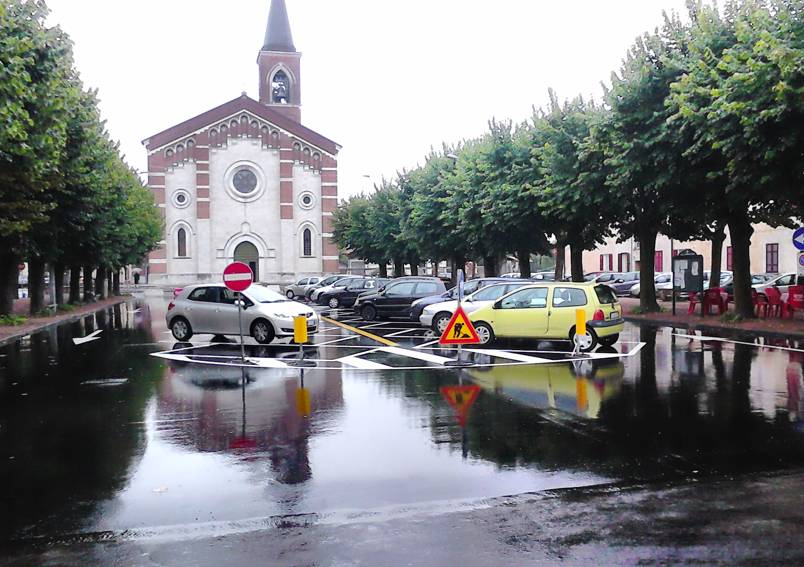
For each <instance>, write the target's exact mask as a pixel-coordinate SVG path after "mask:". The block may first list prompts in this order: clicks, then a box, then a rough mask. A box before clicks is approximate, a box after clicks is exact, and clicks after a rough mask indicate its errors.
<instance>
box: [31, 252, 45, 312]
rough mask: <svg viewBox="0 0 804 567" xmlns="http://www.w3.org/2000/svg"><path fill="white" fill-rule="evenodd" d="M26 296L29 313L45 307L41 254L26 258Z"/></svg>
mask: <svg viewBox="0 0 804 567" xmlns="http://www.w3.org/2000/svg"><path fill="white" fill-rule="evenodd" d="M28 297H29V298H30V300H31V304H30V309H29V311H30V313H31V315H36V314H37V313H39V312H40V311H42V309H44V308H45V259H44V258H42V257H41V256H31V257H30V258H29V259H28Z"/></svg>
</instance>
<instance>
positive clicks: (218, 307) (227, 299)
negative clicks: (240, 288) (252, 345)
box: [215, 287, 248, 335]
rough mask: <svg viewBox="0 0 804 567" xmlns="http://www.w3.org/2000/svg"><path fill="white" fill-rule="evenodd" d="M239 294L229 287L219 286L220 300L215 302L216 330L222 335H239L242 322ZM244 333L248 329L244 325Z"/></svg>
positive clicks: (246, 332)
mask: <svg viewBox="0 0 804 567" xmlns="http://www.w3.org/2000/svg"><path fill="white" fill-rule="evenodd" d="M238 299H239V294H238V293H236V292H234V291H232V290H231V289H229V288H226V287H221V288H218V301H217V303H216V304H215V332H216V333H219V334H221V335H239V334H240V324H239V319H238V313H237V300H238ZM243 333H244V334H248V329H246V328H245V324H244V326H243Z"/></svg>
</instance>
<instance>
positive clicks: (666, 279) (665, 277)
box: [628, 272, 673, 297]
mask: <svg viewBox="0 0 804 567" xmlns="http://www.w3.org/2000/svg"><path fill="white" fill-rule="evenodd" d="M638 280H639V278H637V283H635V284H634V285H632V286H631V289H630V290H628V293H629V294H631V296H632V297H639V291H640V284H639V281H638ZM672 281H673V274H671V273H670V272H661V273H658V274H656V277H654V278H653V282H654V283H655V284H656V289H657V290H658V289H659V285H661V284H667V283H672Z"/></svg>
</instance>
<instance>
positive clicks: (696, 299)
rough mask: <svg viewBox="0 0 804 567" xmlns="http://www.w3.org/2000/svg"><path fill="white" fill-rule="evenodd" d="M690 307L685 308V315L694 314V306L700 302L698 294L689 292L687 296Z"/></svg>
mask: <svg viewBox="0 0 804 567" xmlns="http://www.w3.org/2000/svg"><path fill="white" fill-rule="evenodd" d="M689 301H690V306H689V307H688V308H687V315H692V314H693V313H695V306H696V305H698V304H699V303H700V302H701V300H700V298H699V297H698V293H697V292H694V291H691V292H690V296H689Z"/></svg>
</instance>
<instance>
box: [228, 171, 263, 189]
mask: <svg viewBox="0 0 804 567" xmlns="http://www.w3.org/2000/svg"><path fill="white" fill-rule="evenodd" d="M232 185H234V188H235V189H236V190H237V192H238V193H240V194H241V195H250V194H251V193H253V192H254V190H255V189H257V176H256V175H255V173H254V172H253V171H252V170H250V169H248V168H245V167H244V168H242V169H239V170H237V171H236V172H235V174H234V177H233V178H232Z"/></svg>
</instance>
